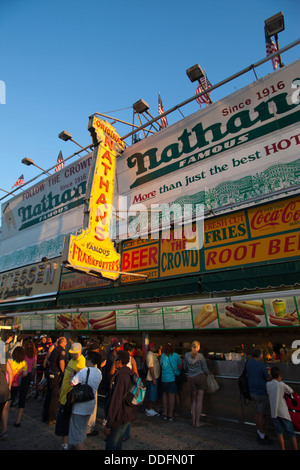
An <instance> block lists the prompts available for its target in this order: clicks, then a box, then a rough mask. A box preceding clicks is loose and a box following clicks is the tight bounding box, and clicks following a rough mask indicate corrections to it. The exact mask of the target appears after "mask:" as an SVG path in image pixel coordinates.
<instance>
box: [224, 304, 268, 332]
mask: <svg viewBox="0 0 300 470" xmlns="http://www.w3.org/2000/svg"><path fill="white" fill-rule="evenodd" d="M218 314H219V323H220V328H261V327H266V326H267V323H266V316H265V310H264V305H263V301H262V300H246V301H243V302H228V303H221V304H218Z"/></svg>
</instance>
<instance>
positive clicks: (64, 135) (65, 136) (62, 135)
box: [58, 131, 72, 142]
mask: <svg viewBox="0 0 300 470" xmlns="http://www.w3.org/2000/svg"><path fill="white" fill-rule="evenodd" d="M58 137H59V138H60V139H61V140H64V141H65V142H66V141H67V140H72V134H70V132H67V131H62V132H61V133H60V134H58Z"/></svg>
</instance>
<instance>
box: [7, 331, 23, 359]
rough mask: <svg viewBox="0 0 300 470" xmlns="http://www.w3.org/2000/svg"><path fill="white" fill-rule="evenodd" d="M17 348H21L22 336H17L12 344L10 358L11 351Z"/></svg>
mask: <svg viewBox="0 0 300 470" xmlns="http://www.w3.org/2000/svg"><path fill="white" fill-rule="evenodd" d="M18 346H23V336H22V335H18V336H17V339H16V342H15V343H14V345H13V346H12V348H11V350H10V357H11V356H12V353H13V350H14V349H15V348H16V347H18Z"/></svg>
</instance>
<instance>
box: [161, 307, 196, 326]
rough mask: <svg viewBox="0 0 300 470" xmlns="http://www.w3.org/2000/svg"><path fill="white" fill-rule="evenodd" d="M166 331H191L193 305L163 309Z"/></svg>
mask: <svg viewBox="0 0 300 470" xmlns="http://www.w3.org/2000/svg"><path fill="white" fill-rule="evenodd" d="M163 316H164V325H165V330H191V329H193V322H192V307H191V305H186V306H184V307H183V306H178V307H174V306H172V307H164V308H163Z"/></svg>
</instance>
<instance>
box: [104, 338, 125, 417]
mask: <svg viewBox="0 0 300 470" xmlns="http://www.w3.org/2000/svg"><path fill="white" fill-rule="evenodd" d="M120 348H121V343H120V342H119V341H114V342H113V343H111V345H110V351H108V350H107V348H106V364H105V366H104V367H103V369H102V375H103V378H102V384H101V385H102V387H101V390H102V393H103V394H104V395H105V398H104V412H105V414H106V404H107V399H108V395H109V392H110V386H111V381H112V378H113V376H114V373H115V370H116V369H115V361H116V356H117V352H118V351H119V350H120Z"/></svg>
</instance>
